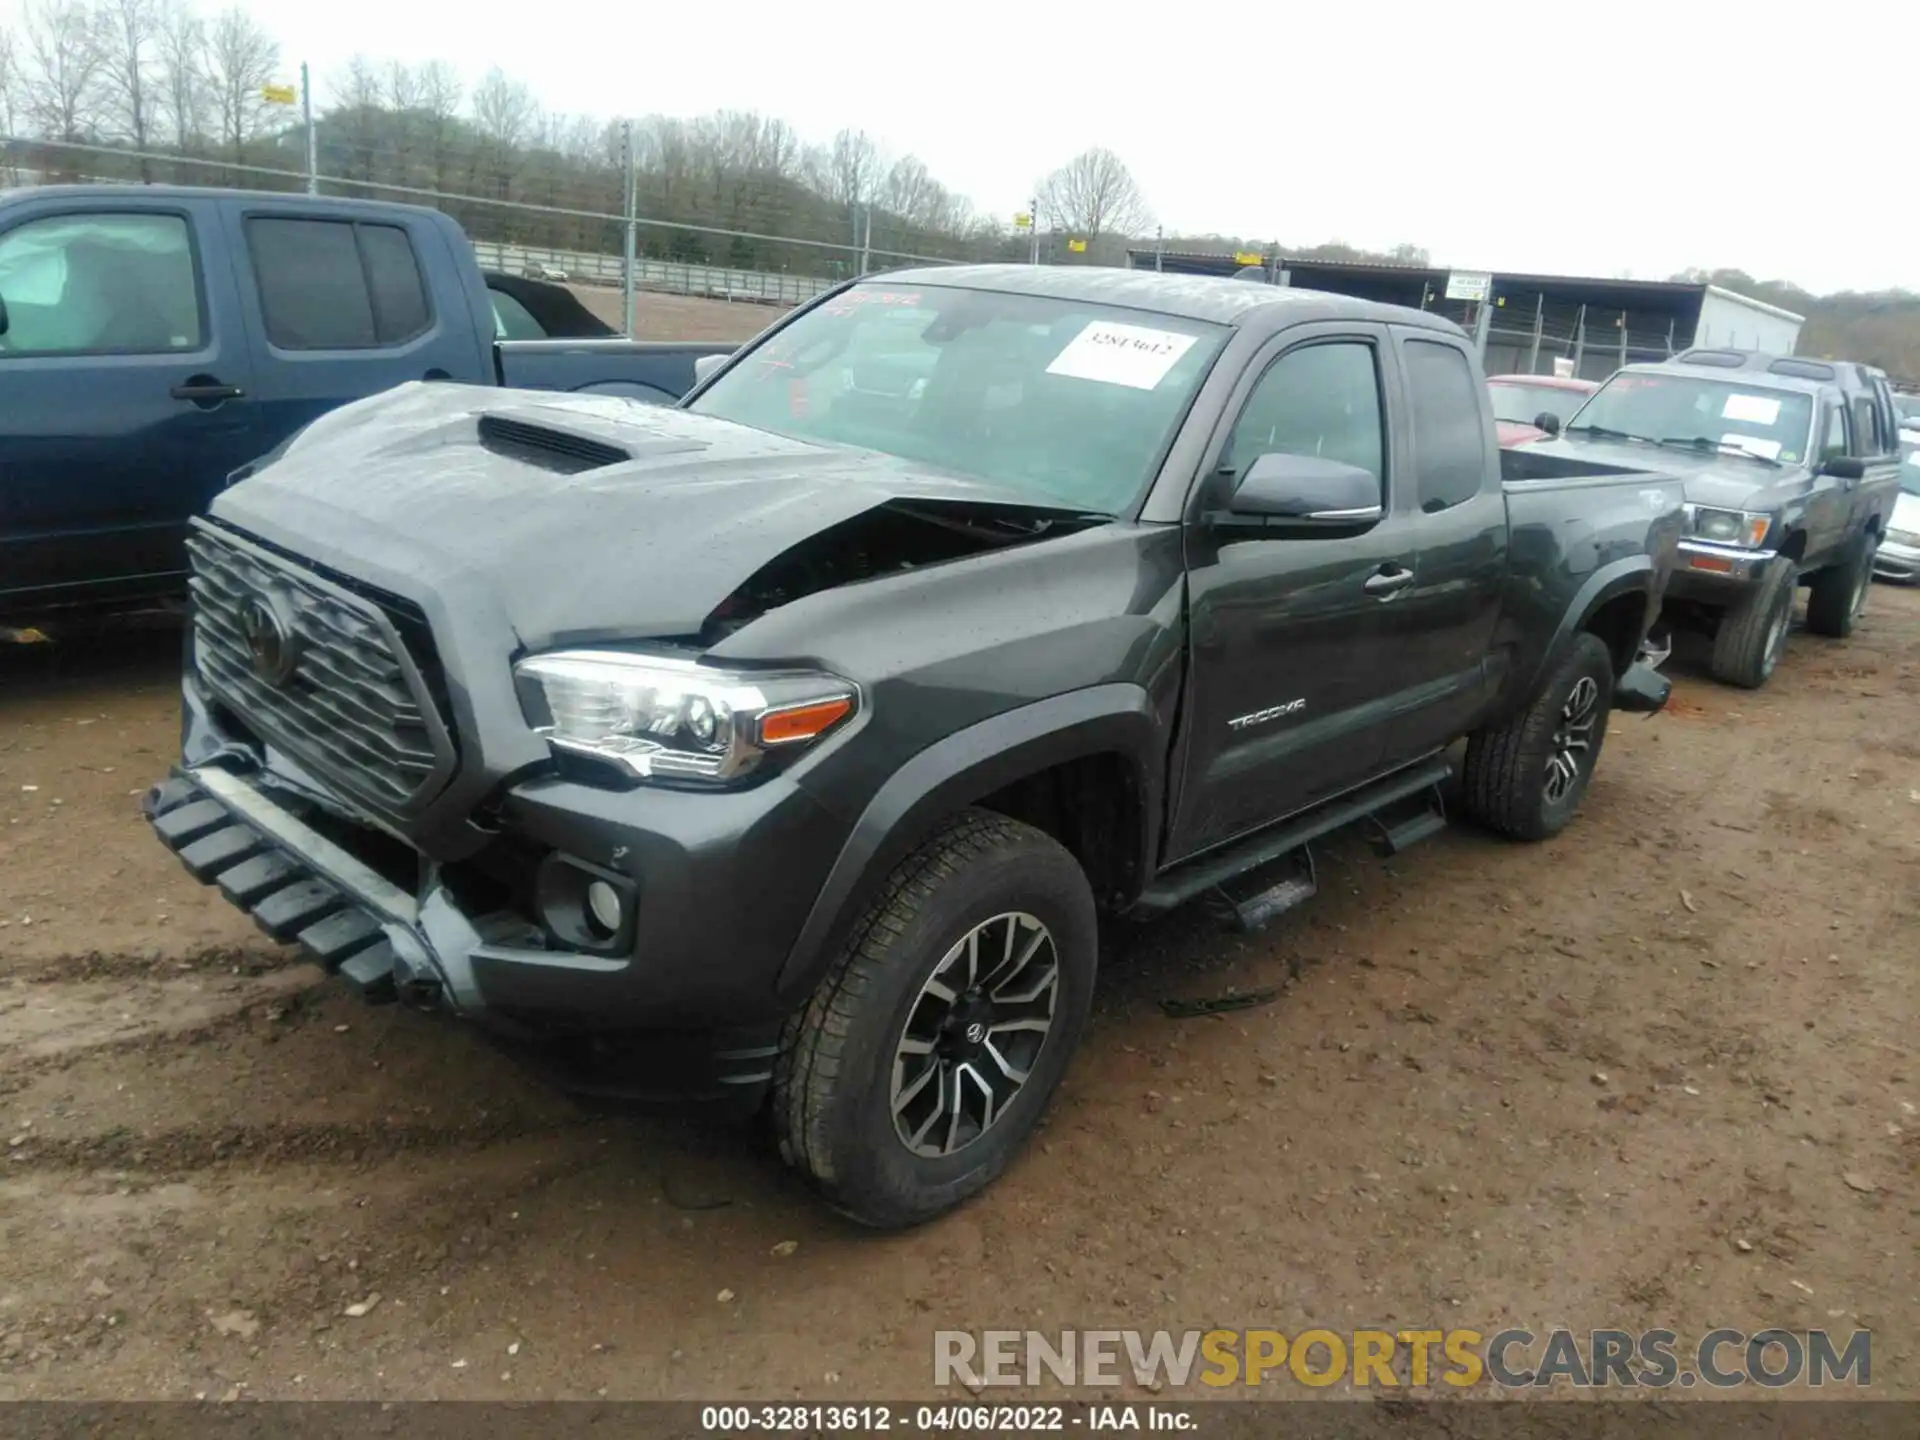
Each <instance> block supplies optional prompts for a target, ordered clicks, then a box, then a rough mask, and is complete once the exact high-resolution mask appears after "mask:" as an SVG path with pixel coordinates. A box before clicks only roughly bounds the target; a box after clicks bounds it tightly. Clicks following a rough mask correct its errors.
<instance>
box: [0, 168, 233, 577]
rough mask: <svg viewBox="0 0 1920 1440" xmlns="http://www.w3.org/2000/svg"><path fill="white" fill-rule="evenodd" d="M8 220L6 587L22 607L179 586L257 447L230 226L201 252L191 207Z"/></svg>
mask: <svg viewBox="0 0 1920 1440" xmlns="http://www.w3.org/2000/svg"><path fill="white" fill-rule="evenodd" d="M8 218H9V221H10V222H11V223H10V224H8V226H7V228H6V229H4V230H0V302H3V303H4V306H5V311H6V328H5V331H4V333H0V596H4V597H5V603H6V604H7V605H8V606H9V607H10V608H12V609H15V610H19V609H24V608H31V607H33V606H36V605H38V604H43V603H45V604H57V603H64V602H67V601H72V600H85V599H89V598H101V599H108V598H113V597H114V596H116V595H130V594H143V593H158V592H162V591H165V590H167V589H170V588H173V587H174V586H176V585H178V584H179V579H180V576H181V574H182V573H183V571H184V568H185V563H186V562H185V549H184V543H183V542H184V539H185V534H186V522H187V519H188V517H189V516H191V515H193V514H195V513H196V512H198V511H199V510H201V509H203V508H204V507H205V505H206V502H207V500H208V499H209V498H211V496H212V495H213V493H214V492H215V491H216V490H217V489H218V488H219V486H220V484H221V482H222V481H223V479H224V477H225V476H226V474H227V473H228V472H229V471H230V470H232V469H233V468H234V467H235V466H237V465H240V464H242V463H243V462H245V461H246V460H247V459H249V458H251V455H252V451H253V445H252V438H253V435H252V409H251V400H250V396H249V394H248V391H249V389H250V386H251V380H252V373H251V366H250V364H249V362H248V357H247V354H246V350H245V347H244V346H241V345H237V344H234V343H231V342H230V340H229V339H228V338H227V337H228V336H230V335H231V334H232V333H233V330H234V315H233V305H232V302H231V294H230V280H229V276H228V272H227V270H226V267H225V265H224V263H223V261H222V254H223V252H221V251H220V250H219V249H218V247H217V237H216V243H215V245H214V246H212V247H203V240H204V237H203V235H202V234H201V232H200V231H199V229H198V227H197V226H196V220H197V219H198V218H199V217H198V214H197V212H196V211H195V210H193V209H190V208H188V207H183V206H179V205H171V206H168V205H156V206H153V207H151V208H149V207H145V206H142V205H140V204H139V203H138V202H137V201H128V202H116V203H113V204H102V203H100V202H88V203H86V204H84V205H75V204H72V203H62V202H60V201H59V200H58V199H57V198H50V199H49V201H48V203H46V204H44V205H37V206H24V207H21V208H20V209H19V210H18V211H15V212H13V213H11V214H10V215H9V217H8ZM223 319H224V320H225V322H226V324H225V325H224V326H223V325H222V324H221V323H220V322H221V321H222V320H223Z"/></svg>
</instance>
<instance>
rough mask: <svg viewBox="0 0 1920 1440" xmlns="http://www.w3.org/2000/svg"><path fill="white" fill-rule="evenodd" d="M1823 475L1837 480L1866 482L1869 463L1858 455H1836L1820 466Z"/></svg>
mask: <svg viewBox="0 0 1920 1440" xmlns="http://www.w3.org/2000/svg"><path fill="white" fill-rule="evenodd" d="M1820 473H1821V474H1822V475H1831V476H1833V478H1834V479H1836V480H1864V479H1866V478H1867V462H1866V461H1865V460H1862V459H1861V458H1860V457H1859V456H1858V455H1835V456H1834V457H1833V458H1832V459H1830V460H1827V461H1825V462H1823V463H1822V464H1821V466H1820Z"/></svg>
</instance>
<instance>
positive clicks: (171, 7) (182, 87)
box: [154, 0, 211, 154]
mask: <svg viewBox="0 0 1920 1440" xmlns="http://www.w3.org/2000/svg"><path fill="white" fill-rule="evenodd" d="M154 52H155V70H156V79H157V85H158V91H159V98H160V104H159V109H160V111H161V113H162V114H163V115H164V117H165V120H166V124H167V126H168V128H169V129H170V130H171V131H172V132H173V143H174V147H175V148H176V149H178V150H180V151H181V152H182V153H184V154H191V153H192V152H193V151H194V150H195V149H197V148H198V147H199V145H200V142H201V140H202V139H203V138H204V137H205V135H206V133H207V112H208V110H209V108H210V101H211V96H210V94H209V83H208V79H207V30H206V26H205V25H203V24H202V23H201V21H200V17H199V16H198V15H196V14H194V13H193V10H192V9H191V8H190V6H189V5H188V4H187V0H165V4H164V6H163V8H162V10H161V14H160V33H159V35H158V36H157V37H156V40H155V43H154Z"/></svg>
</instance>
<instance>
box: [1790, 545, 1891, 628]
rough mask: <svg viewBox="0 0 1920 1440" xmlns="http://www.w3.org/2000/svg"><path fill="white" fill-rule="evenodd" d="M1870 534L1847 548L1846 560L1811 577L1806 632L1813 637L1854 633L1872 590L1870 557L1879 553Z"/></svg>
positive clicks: (1871, 559)
mask: <svg viewBox="0 0 1920 1440" xmlns="http://www.w3.org/2000/svg"><path fill="white" fill-rule="evenodd" d="M1879 548H1880V547H1879V545H1878V544H1877V543H1876V542H1875V540H1874V537H1873V532H1872V531H1870V530H1868V531H1862V532H1861V534H1860V538H1859V539H1857V540H1855V541H1854V542H1853V543H1852V544H1851V545H1849V546H1848V547H1847V558H1846V559H1845V560H1842V561H1841V562H1840V563H1839V564H1837V565H1831V566H1829V567H1828V568H1827V569H1825V570H1822V571H1821V572H1820V573H1819V574H1818V575H1816V576H1814V577H1813V587H1812V591H1811V593H1810V594H1809V595H1808V596H1807V629H1809V630H1811V631H1812V632H1813V633H1814V634H1816V635H1825V636H1828V637H1830V638H1832V639H1835V640H1844V639H1846V638H1847V637H1848V636H1849V635H1851V634H1853V627H1854V626H1855V625H1856V624H1858V623H1859V620H1860V615H1861V612H1862V611H1864V610H1865V609H1866V608H1867V592H1868V591H1869V590H1870V589H1872V588H1873V557H1874V555H1875V553H1876V552H1877V551H1878V550H1879Z"/></svg>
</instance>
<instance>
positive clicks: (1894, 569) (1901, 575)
mask: <svg viewBox="0 0 1920 1440" xmlns="http://www.w3.org/2000/svg"><path fill="white" fill-rule="evenodd" d="M1873 573H1874V574H1875V575H1877V576H1878V577H1879V578H1880V579H1882V580H1899V581H1903V582H1905V583H1906V584H1909V585H1910V584H1912V583H1913V582H1914V581H1916V580H1920V546H1913V545H1900V544H1896V543H1895V542H1893V541H1891V540H1887V541H1883V542H1882V543H1881V545H1880V548H1879V549H1878V550H1876V551H1875V552H1874V556H1873Z"/></svg>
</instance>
